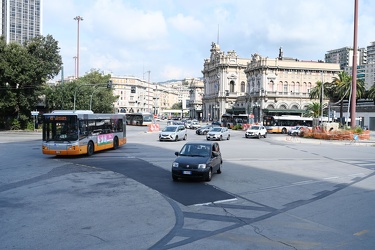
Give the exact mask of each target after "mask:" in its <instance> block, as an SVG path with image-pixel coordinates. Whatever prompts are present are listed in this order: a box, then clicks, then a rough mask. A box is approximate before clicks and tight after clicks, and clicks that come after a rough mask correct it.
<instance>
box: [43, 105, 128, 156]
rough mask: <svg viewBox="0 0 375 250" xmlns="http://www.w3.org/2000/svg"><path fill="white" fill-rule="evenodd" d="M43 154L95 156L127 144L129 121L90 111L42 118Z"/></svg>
mask: <svg viewBox="0 0 375 250" xmlns="http://www.w3.org/2000/svg"><path fill="white" fill-rule="evenodd" d="M42 121H43V131H42V133H43V135H42V140H43V143H42V152H43V154H48V155H81V154H87V155H89V156H90V155H92V154H93V153H94V152H97V151H100V150H105V149H109V148H112V149H117V148H118V147H119V146H122V145H124V144H126V141H127V140H126V120H125V115H121V114H94V113H93V112H92V111H91V110H75V111H72V110H57V111H53V112H51V113H46V114H43V116H42Z"/></svg>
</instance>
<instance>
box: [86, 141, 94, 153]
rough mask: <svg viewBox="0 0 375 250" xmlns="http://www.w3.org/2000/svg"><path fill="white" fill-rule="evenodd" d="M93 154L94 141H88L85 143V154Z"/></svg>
mask: <svg viewBox="0 0 375 250" xmlns="http://www.w3.org/2000/svg"><path fill="white" fill-rule="evenodd" d="M93 154H94V143H93V142H92V141H89V143H88V144H87V155H88V156H91V155H93Z"/></svg>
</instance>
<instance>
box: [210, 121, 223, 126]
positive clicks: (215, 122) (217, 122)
mask: <svg viewBox="0 0 375 250" xmlns="http://www.w3.org/2000/svg"><path fill="white" fill-rule="evenodd" d="M211 124H212V125H218V126H221V122H219V121H213V122H212V123H211Z"/></svg>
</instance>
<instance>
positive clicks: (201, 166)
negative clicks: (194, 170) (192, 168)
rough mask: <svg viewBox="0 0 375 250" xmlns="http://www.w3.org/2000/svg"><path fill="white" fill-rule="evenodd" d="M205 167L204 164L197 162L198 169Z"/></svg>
mask: <svg viewBox="0 0 375 250" xmlns="http://www.w3.org/2000/svg"><path fill="white" fill-rule="evenodd" d="M205 168H206V164H199V165H198V169H205Z"/></svg>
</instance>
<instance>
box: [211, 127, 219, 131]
mask: <svg viewBox="0 0 375 250" xmlns="http://www.w3.org/2000/svg"><path fill="white" fill-rule="evenodd" d="M210 131H211V132H221V128H220V127H219V128H212V129H211V130H210Z"/></svg>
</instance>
